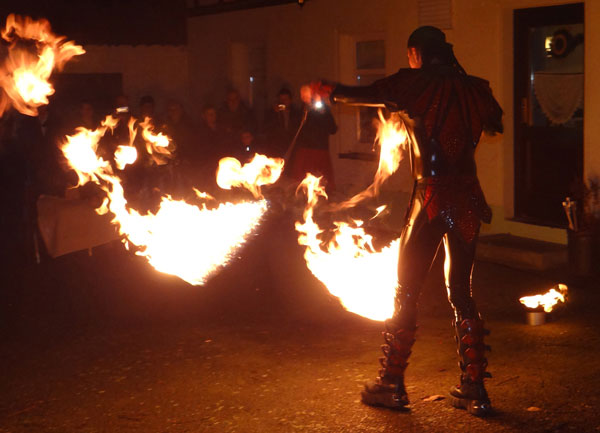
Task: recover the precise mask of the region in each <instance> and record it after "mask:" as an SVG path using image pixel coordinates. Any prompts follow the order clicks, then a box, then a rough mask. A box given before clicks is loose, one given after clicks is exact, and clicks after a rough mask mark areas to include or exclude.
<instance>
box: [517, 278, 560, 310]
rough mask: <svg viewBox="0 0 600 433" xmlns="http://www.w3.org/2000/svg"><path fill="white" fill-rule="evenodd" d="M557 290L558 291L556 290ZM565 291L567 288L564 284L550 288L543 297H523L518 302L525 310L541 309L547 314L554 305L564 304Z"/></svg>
mask: <svg viewBox="0 0 600 433" xmlns="http://www.w3.org/2000/svg"><path fill="white" fill-rule="evenodd" d="M557 288H558V290H556V289H557ZM567 290H568V288H567V286H566V285H565V284H558V285H557V286H556V288H555V287H553V288H551V289H550V290H548V291H547V292H546V293H544V294H543V295H534V296H523V297H522V298H520V299H519V301H520V302H521V304H523V305H525V306H526V307H527V308H538V307H542V308H543V309H544V311H545V312H546V313H549V312H551V311H552V310H553V309H554V306H555V305H556V304H558V303H559V302H565V296H566V294H567Z"/></svg>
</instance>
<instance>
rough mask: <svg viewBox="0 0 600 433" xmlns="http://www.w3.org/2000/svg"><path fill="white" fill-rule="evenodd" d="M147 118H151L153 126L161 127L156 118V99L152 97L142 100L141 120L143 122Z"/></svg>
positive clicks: (143, 97) (144, 97)
mask: <svg viewBox="0 0 600 433" xmlns="http://www.w3.org/2000/svg"><path fill="white" fill-rule="evenodd" d="M147 117H148V118H150V123H151V124H152V125H154V126H156V125H160V122H159V121H158V120H157V116H156V105H155V103H154V98H153V97H152V96H150V95H144V96H142V97H141V98H140V120H141V121H142V122H143V121H144V120H145V119H146V118H147Z"/></svg>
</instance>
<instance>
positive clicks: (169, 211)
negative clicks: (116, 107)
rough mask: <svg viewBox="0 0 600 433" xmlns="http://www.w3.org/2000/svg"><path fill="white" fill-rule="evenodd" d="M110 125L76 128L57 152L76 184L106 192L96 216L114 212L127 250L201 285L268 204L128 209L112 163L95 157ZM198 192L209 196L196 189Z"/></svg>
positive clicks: (165, 202)
mask: <svg viewBox="0 0 600 433" xmlns="http://www.w3.org/2000/svg"><path fill="white" fill-rule="evenodd" d="M114 124H115V121H114V119H113V118H107V119H106V120H105V121H104V122H103V123H102V125H101V126H100V127H99V128H98V129H96V130H94V131H90V130H88V129H85V128H79V129H78V130H77V134H75V135H74V136H68V137H66V142H65V143H64V144H63V145H62V147H61V148H62V151H63V153H64V154H65V157H66V158H67V160H68V161H69V164H70V165H71V167H73V168H74V169H75V171H76V172H77V175H78V177H79V184H82V183H85V182H88V181H92V182H95V183H97V184H98V185H99V186H100V187H101V188H102V189H103V190H104V191H105V192H106V194H107V197H106V199H105V200H104V203H103V204H102V206H101V207H100V208H98V209H97V212H98V213H105V212H109V211H110V212H112V213H113V214H114V218H113V220H112V222H113V223H114V224H116V225H117V226H118V227H119V232H120V233H121V234H122V235H124V240H123V241H124V243H125V245H126V246H127V247H128V248H129V246H130V244H131V245H134V246H135V247H136V254H138V255H140V256H143V257H145V258H146V259H147V260H148V262H149V263H150V264H151V265H152V266H153V267H154V268H156V269H157V270H158V271H160V272H164V273H168V274H172V275H176V276H178V277H179V278H181V279H183V280H185V281H187V282H188V283H190V284H194V285H199V284H204V283H205V282H206V280H207V278H208V277H209V276H210V275H211V274H212V273H214V272H215V271H216V270H218V269H219V268H221V267H222V266H224V265H225V264H226V263H227V262H228V261H229V260H230V259H231V258H232V257H233V256H234V255H235V254H236V252H237V251H238V250H239V248H240V247H241V246H242V245H243V244H244V243H245V241H246V239H247V238H248V236H249V235H250V234H251V233H252V232H253V231H254V229H255V228H256V227H257V225H258V224H259V223H260V221H261V219H262V217H263V215H264V213H265V212H266V210H267V202H266V200H258V201H254V202H243V203H236V204H234V203H220V204H219V205H218V206H217V207H215V208H214V209H208V208H207V207H206V205H203V206H201V207H198V206H194V205H191V204H189V203H186V202H185V201H183V200H173V199H171V197H169V196H164V197H163V198H162V201H161V204H160V208H159V210H158V211H157V212H156V214H153V213H151V212H148V213H146V214H141V213H140V212H138V211H137V210H135V209H132V208H130V207H129V206H128V204H127V200H126V199H125V196H124V191H123V187H122V185H121V181H120V178H119V177H118V176H117V175H115V174H114V173H113V170H112V167H111V165H110V163H109V162H108V161H105V160H104V159H102V158H101V157H98V156H97V155H96V150H97V148H98V141H99V140H100V138H101V137H102V136H103V135H104V133H105V132H106V130H107V129H108V128H109V127H111V125H112V127H114ZM140 126H141V125H140ZM166 139H167V140H168V137H167V138H166ZM132 141H133V139H131V137H130V142H132ZM131 147H132V146H120V148H121V149H127V148H131ZM134 149H135V148H134ZM121 152H123V153H125V152H126V151H125V150H121ZM121 152H119V154H121ZM196 194H197V195H198V196H199V197H203V198H207V199H210V198H211V197H210V196H209V195H208V194H205V193H202V192H200V191H197V190H196Z"/></svg>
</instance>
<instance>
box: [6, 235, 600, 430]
mask: <svg viewBox="0 0 600 433" xmlns="http://www.w3.org/2000/svg"><path fill="white" fill-rule="evenodd" d="M276 229H277V230H278V235H277V236H274V235H273V236H269V237H268V238H266V237H265V236H264V235H265V233H263V237H262V238H256V239H254V240H253V241H251V242H250V244H249V245H248V247H247V248H246V250H245V251H244V257H243V258H241V259H239V260H237V261H235V263H233V264H232V266H230V267H229V268H227V269H225V270H224V271H223V272H221V273H220V274H219V275H217V276H216V277H215V278H214V279H213V280H212V281H211V282H210V283H209V284H208V285H207V286H206V287H191V286H189V285H187V284H186V283H183V282H181V281H180V280H178V279H177V278H174V277H168V276H164V275H161V274H159V273H157V272H156V271H154V270H153V269H151V268H150V267H149V266H148V265H147V264H146V263H145V262H144V261H143V260H142V259H140V258H138V257H134V256H132V255H131V254H129V253H126V252H125V251H124V250H123V249H122V247H121V246H120V245H118V244H117V245H110V246H105V247H101V248H97V249H95V250H94V254H93V255H92V256H91V257H90V256H88V254H87V252H81V253H76V254H72V255H69V256H65V257H62V258H59V259H56V260H47V261H45V262H43V263H42V264H41V265H34V264H32V265H20V264H18V265H17V264H14V263H13V264H10V263H5V265H4V268H5V269H4V271H3V272H4V275H5V277H4V278H3V287H2V298H3V299H2V302H1V304H2V306H1V307H0V308H1V309H2V310H1V313H2V329H1V331H2V339H3V344H2V353H1V356H0V367H1V369H0V383H1V384H2V386H1V387H0V432H12V433H21V432H36V433H37V432H115V433H120V432H134V431H135V432H138V431H139V432H229V431H231V432H400V431H401V432H413V431H414V432H461V433H463V432H486V433H491V432H521V431H527V432H571V431H572V432H595V431H600V413H598V407H600V392H599V391H598V389H600V386H599V385H600V374H599V373H600V368H599V365H600V364H599V362H598V359H599V356H600V332H599V331H598V329H599V326H598V325H599V324H600V318H599V317H598V315H597V311H598V305H599V300H600V299H599V298H600V292H599V291H598V289H600V287H598V284H597V283H596V282H593V281H592V282H590V281H587V282H578V283H577V284H576V285H572V286H571V291H570V298H569V302H568V304H567V305H566V306H565V307H564V308H561V309H559V310H558V311H557V312H556V313H553V314H552V316H550V319H551V321H550V322H549V323H547V324H545V325H544V326H539V327H532V326H528V325H526V324H525V316H524V312H523V310H522V309H521V306H520V305H519V303H518V297H519V296H522V295H525V294H533V293H536V292H540V291H542V290H545V289H547V288H549V287H551V286H552V285H553V284H554V283H556V282H558V281H559V280H564V279H567V277H566V275H567V272H566V270H562V271H561V270H559V271H557V272H552V273H547V274H535V273H529V272H524V271H517V270H513V269H510V268H507V267H503V266H499V265H494V264H489V263H477V264H476V270H475V274H474V291H475V297H476V299H477V301H478V303H479V306H480V309H481V311H482V312H483V314H484V316H485V318H486V319H487V322H488V326H489V327H490V328H491V330H492V334H491V336H490V338H489V339H488V342H489V344H490V345H491V346H492V352H491V353H490V355H489V363H490V367H489V370H490V371H491V372H492V374H493V375H494V378H493V379H491V380H489V381H488V390H489V393H490V396H491V398H492V401H493V404H494V406H495V408H496V415H495V416H493V417H490V418H488V419H477V418H474V417H472V416H470V415H468V414H467V413H466V412H464V411H459V410H456V409H453V408H452V407H450V405H449V403H448V399H447V397H446V396H447V391H448V389H449V388H450V386H451V385H453V384H454V383H455V381H456V380H457V378H458V368H457V366H456V362H457V357H456V353H455V348H454V341H453V338H452V330H451V327H450V321H451V310H450V307H449V306H448V303H447V300H446V297H445V291H444V289H443V285H442V278H441V273H442V269H441V262H436V264H435V266H434V269H433V271H432V275H431V277H430V278H429V280H428V282H427V285H426V288H425V289H424V292H423V296H422V299H421V303H420V304H421V319H420V327H419V330H418V339H417V343H416V344H415V346H414V350H413V356H412V357H411V360H410V365H409V367H408V370H407V379H406V382H407V387H408V392H409V396H410V399H411V406H410V411H408V412H394V411H389V410H384V409H377V408H371V407H367V406H364V405H362V404H361V403H360V401H359V393H360V389H361V387H362V384H363V382H364V381H365V380H366V379H369V378H373V377H374V376H375V375H376V372H377V369H378V362H377V358H378V357H379V354H380V352H379V345H380V344H381V343H382V341H381V335H380V331H381V324H379V323H376V322H370V321H367V320H364V319H360V318H357V317H356V316H354V315H352V314H349V313H346V312H344V311H343V310H342V309H341V307H339V305H338V304H337V303H336V300H335V299H332V298H331V297H330V296H329V295H328V294H327V293H326V292H325V291H324V289H323V287H322V286H321V285H320V284H319V283H318V281H316V280H315V279H314V278H313V277H312V275H311V274H310V273H309V271H307V270H306V268H305V266H304V265H303V263H302V259H301V250H300V248H298V247H297V246H295V245H294V244H293V242H290V241H291V240H293V239H294V234H293V232H292V231H291V230H286V229H285V228H284V229H283V230H282V229H281V227H276ZM269 230H274V229H273V227H271V228H270V229H267V230H266V231H267V233H269ZM266 239H268V241H267V240H266ZM436 396H439V397H436Z"/></svg>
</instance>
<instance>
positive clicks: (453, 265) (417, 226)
mask: <svg viewBox="0 0 600 433" xmlns="http://www.w3.org/2000/svg"><path fill="white" fill-rule="evenodd" d="M426 207H427V203H426V200H425V188H424V187H422V186H421V185H416V187H415V189H414V191H413V197H412V200H411V206H410V209H409V212H408V215H407V223H406V225H405V227H404V229H403V231H402V236H401V238H400V255H399V262H398V287H397V290H396V297H395V311H394V316H393V318H392V320H391V321H392V322H393V323H394V324H395V325H396V326H399V327H401V328H404V329H407V328H408V329H412V328H414V327H415V326H416V322H417V301H418V298H419V294H420V292H421V288H422V287H423V284H424V282H425V278H426V277H427V273H428V272H429V269H430V268H431V264H432V262H433V260H434V258H435V255H436V252H437V251H438V248H439V246H440V244H441V243H442V242H443V244H444V250H445V254H446V255H445V261H444V275H445V281H446V289H447V292H448V300H449V301H450V305H451V306H452V308H453V310H454V314H455V317H456V320H457V322H460V321H462V320H463V319H469V318H475V317H478V313H477V309H476V306H475V302H474V300H473V297H472V293H471V274H472V270H473V261H474V258H475V246H476V243H477V237H476V238H475V239H474V240H473V241H471V242H470V243H467V242H465V241H464V240H463V239H462V238H461V237H460V235H459V234H458V233H457V232H456V231H455V230H452V229H450V228H449V227H448V226H449V225H450V224H446V223H445V221H444V220H443V219H442V217H441V216H439V215H438V216H436V217H435V218H433V219H432V220H431V221H430V220H429V218H428V215H427V209H426Z"/></svg>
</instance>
